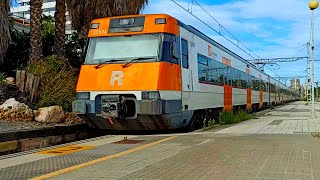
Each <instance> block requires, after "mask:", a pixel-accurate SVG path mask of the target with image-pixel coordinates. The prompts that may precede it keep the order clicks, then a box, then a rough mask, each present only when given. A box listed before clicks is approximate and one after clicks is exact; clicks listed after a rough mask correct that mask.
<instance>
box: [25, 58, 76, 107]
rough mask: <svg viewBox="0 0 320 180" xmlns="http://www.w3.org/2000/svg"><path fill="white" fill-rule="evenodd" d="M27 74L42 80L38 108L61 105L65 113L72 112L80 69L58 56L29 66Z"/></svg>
mask: <svg viewBox="0 0 320 180" xmlns="http://www.w3.org/2000/svg"><path fill="white" fill-rule="evenodd" d="M27 72H28V73H31V74H35V75H37V76H39V77H40V79H41V80H40V87H39V101H38V103H37V104H36V107H37V108H40V107H46V106H53V105H60V106H62V107H63V109H64V110H65V111H71V109H72V101H73V100H74V99H75V97H76V92H75V89H76V83H77V78H78V74H79V70H78V69H75V68H72V67H71V66H70V65H69V64H67V63H66V62H65V61H63V60H59V59H57V58H56V56H50V57H48V58H45V59H43V60H41V61H38V62H34V63H32V64H30V65H28V67H27Z"/></svg>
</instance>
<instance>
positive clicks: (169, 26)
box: [89, 14, 180, 38]
mask: <svg viewBox="0 0 320 180" xmlns="http://www.w3.org/2000/svg"><path fill="white" fill-rule="evenodd" d="M138 16H145V23H144V29H143V31H141V32H125V33H109V25H110V19H115V18H130V17H138ZM157 18H166V20H167V22H166V24H155V20H156V19H157ZM92 23H99V24H100V26H99V28H98V29H90V30H89V37H90V38H91V37H102V36H123V35H130V34H148V33H170V34H175V35H179V34H180V30H179V24H178V21H177V20H176V19H175V18H173V17H171V16H169V15H164V14H153V15H131V16H118V17H111V18H100V19H95V20H93V21H92Z"/></svg>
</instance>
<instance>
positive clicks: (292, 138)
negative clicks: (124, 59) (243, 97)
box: [0, 102, 320, 180]
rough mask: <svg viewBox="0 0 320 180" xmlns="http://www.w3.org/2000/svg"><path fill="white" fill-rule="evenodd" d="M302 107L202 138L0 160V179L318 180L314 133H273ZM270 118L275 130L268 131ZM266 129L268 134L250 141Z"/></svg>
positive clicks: (108, 141) (109, 139) (85, 146)
mask: <svg viewBox="0 0 320 180" xmlns="http://www.w3.org/2000/svg"><path fill="white" fill-rule="evenodd" d="M306 107H307V106H306V105H304V104H303V103H301V102H296V103H292V104H289V105H287V106H284V107H281V108H279V109H275V110H274V111H272V112H270V113H268V114H266V115H263V116H261V117H258V118H257V119H254V120H249V121H245V122H242V123H239V124H236V125H233V126H219V127H216V128H213V129H211V130H208V131H203V132H192V133H180V134H160V135H159V134H158V135H157V134H154V135H136V136H129V135H128V136H126V135H117V136H110V135H108V136H102V137H98V138H92V139H87V140H82V141H77V142H73V143H67V144H63V145H58V146H52V147H49V148H42V149H38V150H32V151H26V152H21V153H15V154H10V155H5V156H0V179H34V180H40V179H57V180H60V179H61V180H69V179H72V180H73V179H74V180H86V179H108V180H109V179H110V180H115V179H121V180H131V179H134V180H136V179H138V180H142V179H146V180H163V179H165V180H178V179H181V180H189V179H190V180H194V179H200V180H211V179H228V180H229V179H237V180H238V179H256V180H260V179H302V180H305V179H311V180H313V179H319V177H320V154H319V149H320V135H319V131H318V130H308V131H306V132H305V133H283V134H279V133H278V131H277V129H281V131H283V132H289V131H288V130H291V128H290V127H291V125H290V126H289V125H282V123H284V122H285V121H290V122H291V121H294V120H296V119H295V117H299V116H302V115H305V114H304V113H305V112H304V111H305V110H304V109H306ZM289 110H290V113H288V111H289ZM284 113H286V114H287V113H288V115H284ZM279 114H281V115H279ZM270 116H271V117H270ZM278 117H281V118H282V120H283V122H281V123H278V124H275V123H269V122H270V121H271V122H273V121H274V120H275V118H278ZM319 117H320V116H319ZM299 118H302V117H299ZM316 120H317V119H316ZM316 120H314V119H309V118H306V120H303V121H307V122H308V123H307V124H309V125H308V126H302V128H303V127H309V126H312V123H316V125H318V124H320V122H317V121H316ZM297 121H301V120H297ZM253 122H254V124H255V125H253V124H252V123H253ZM266 122H268V125H265V123H266ZM302 125H303V124H302ZM266 126H270V128H271V126H272V128H273V126H275V127H274V129H275V131H272V132H271V131H270V133H257V132H259V131H257V129H258V127H259V128H260V129H264V128H265V127H266ZM244 127H247V128H244ZM250 127H254V128H253V129H255V131H254V130H253V129H252V128H250ZM298 127H299V126H298ZM244 129H247V131H245V130H244ZM284 129H287V130H286V131H285V130H284ZM315 132H318V133H315Z"/></svg>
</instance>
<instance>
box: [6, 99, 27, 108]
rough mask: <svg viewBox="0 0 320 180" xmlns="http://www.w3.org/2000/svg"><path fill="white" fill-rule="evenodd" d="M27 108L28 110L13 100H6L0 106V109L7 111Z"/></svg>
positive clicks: (25, 106)
mask: <svg viewBox="0 0 320 180" xmlns="http://www.w3.org/2000/svg"><path fill="white" fill-rule="evenodd" d="M28 108H29V107H28V106H27V105H25V104H23V103H20V102H18V101H16V99H15V98H10V99H8V100H6V101H5V102H4V103H3V104H2V105H1V106H0V109H3V110H8V109H16V110H20V109H28Z"/></svg>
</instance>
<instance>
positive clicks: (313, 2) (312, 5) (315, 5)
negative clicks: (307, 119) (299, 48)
mask: <svg viewBox="0 0 320 180" xmlns="http://www.w3.org/2000/svg"><path fill="white" fill-rule="evenodd" d="M318 7H319V2H318V1H317V0H311V1H310V2H309V8H310V10H311V11H312V23H311V24H312V46H311V50H312V70H311V72H312V74H311V93H312V94H311V95H312V114H311V116H312V118H315V110H314V10H315V9H317V8H318Z"/></svg>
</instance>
